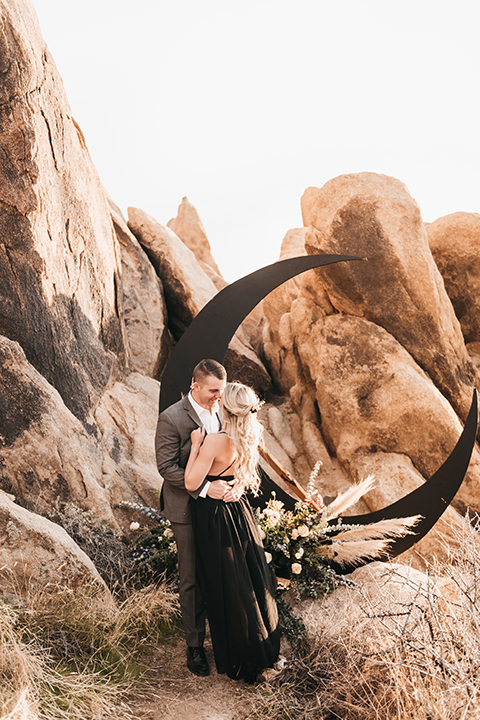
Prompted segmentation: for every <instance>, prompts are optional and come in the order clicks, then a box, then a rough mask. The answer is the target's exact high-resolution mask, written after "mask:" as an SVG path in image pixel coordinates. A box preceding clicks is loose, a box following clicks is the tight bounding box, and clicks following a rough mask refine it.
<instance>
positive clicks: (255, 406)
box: [250, 400, 265, 413]
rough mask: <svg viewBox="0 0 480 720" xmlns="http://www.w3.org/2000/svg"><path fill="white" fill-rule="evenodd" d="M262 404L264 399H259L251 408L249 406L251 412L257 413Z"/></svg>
mask: <svg viewBox="0 0 480 720" xmlns="http://www.w3.org/2000/svg"><path fill="white" fill-rule="evenodd" d="M262 405H265V400H260V401H259V402H258V403H257V404H256V405H254V406H253V407H252V408H250V412H251V413H257V412H258V411H259V410H260V408H261V407H262Z"/></svg>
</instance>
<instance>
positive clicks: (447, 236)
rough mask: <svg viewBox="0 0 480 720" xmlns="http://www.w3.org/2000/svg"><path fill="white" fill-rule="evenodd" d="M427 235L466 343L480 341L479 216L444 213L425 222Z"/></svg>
mask: <svg viewBox="0 0 480 720" xmlns="http://www.w3.org/2000/svg"><path fill="white" fill-rule="evenodd" d="M427 235H428V241H429V244H430V249H431V251H432V255H433V258H434V260H435V262H436V263H437V266H438V269H439V270H440V272H441V274H442V277H443V280H444V282H445V289H446V291H447V293H448V296H449V298H450V300H451V301H452V304H453V307H454V309H455V314H456V316H457V318H458V319H459V321H460V325H461V327H462V332H463V336H464V338H465V342H466V343H472V342H480V252H479V249H480V215H479V214H478V213H467V212H457V213H453V214H452V215H446V216H445V217H441V218H439V219H438V220H435V222H433V223H429V224H428V225H427Z"/></svg>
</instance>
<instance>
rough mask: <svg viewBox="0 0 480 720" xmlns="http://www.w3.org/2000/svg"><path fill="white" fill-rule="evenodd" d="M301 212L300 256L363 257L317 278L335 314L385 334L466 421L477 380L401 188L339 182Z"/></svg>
mask: <svg viewBox="0 0 480 720" xmlns="http://www.w3.org/2000/svg"><path fill="white" fill-rule="evenodd" d="M302 213H303V218H304V224H305V225H306V226H309V227H310V228H311V229H312V233H311V235H310V236H309V239H308V242H307V244H306V248H307V252H309V253H318V252H332V253H340V254H351V255H360V256H361V257H364V258H365V261H363V262H349V263H340V264H338V265H332V266H329V267H326V268H323V269H321V270H319V271H318V276H319V277H321V278H322V280H321V283H320V284H323V286H324V287H325V289H326V291H327V294H328V297H329V299H330V301H331V303H332V305H333V306H334V308H335V310H336V311H337V312H341V313H347V314H350V315H356V316H359V317H364V318H366V319H367V320H370V321H371V322H372V323H376V324H377V325H379V326H381V327H383V328H385V330H387V331H388V332H389V333H390V334H391V335H393V337H395V338H396V339H397V340H398V342H399V343H400V344H401V345H402V346H403V347H404V348H405V349H406V350H408V352H409V353H410V354H411V355H412V357H413V358H414V359H415V361H416V362H417V363H418V364H419V365H420V367H422V368H423V369H424V370H425V371H426V372H427V373H428V374H429V376H430V377H431V378H432V380H433V381H434V383H435V385H436V386H437V387H438V388H439V390H440V391H441V392H442V393H443V395H444V396H445V397H446V398H447V399H448V400H449V402H450V403H451V404H452V405H453V407H454V408H455V410H456V412H457V413H458V414H459V415H460V417H462V418H463V419H465V417H466V415H467V412H468V409H469V407H470V402H471V397H472V386H473V384H474V383H475V382H476V380H477V376H476V373H475V369H474V367H473V365H472V363H471V362H470V359H469V357H468V354H467V352H466V350H465V345H464V342H463V337H462V333H461V329H460V325H459V323H458V320H457V318H456V317H455V313H454V312H453V308H452V304H451V302H450V300H449V298H448V295H447V294H446V292H445V287H444V284H443V280H442V278H441V275H440V273H439V272H438V269H437V267H436V265H435V263H434V261H433V258H432V255H431V252H430V249H429V246H428V241H427V236H426V232H425V228H424V226H423V222H422V218H421V215H420V210H419V207H418V205H417V203H416V202H415V201H414V200H413V198H412V197H411V195H410V194H409V192H408V190H407V188H406V187H405V185H403V183H401V182H400V181H398V180H396V179H395V178H391V177H388V176H386V175H376V174H374V173H360V174H358V175H342V176H340V177H338V178H335V179H334V180H330V181H329V182H328V183H326V185H325V186H324V187H323V188H322V189H318V188H310V189H309V190H308V191H307V192H306V193H305V195H304V196H303V198H302Z"/></svg>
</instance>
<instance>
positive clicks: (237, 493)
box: [223, 480, 244, 502]
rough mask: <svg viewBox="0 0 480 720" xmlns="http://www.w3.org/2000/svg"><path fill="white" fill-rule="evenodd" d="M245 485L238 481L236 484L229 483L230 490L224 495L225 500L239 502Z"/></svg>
mask: <svg viewBox="0 0 480 720" xmlns="http://www.w3.org/2000/svg"><path fill="white" fill-rule="evenodd" d="M243 491H244V486H243V483H241V482H238V480H237V482H236V483H235V484H234V485H229V486H228V490H227V492H226V493H225V495H224V496H223V500H224V502H238V500H240V498H241V497H242V495H243Z"/></svg>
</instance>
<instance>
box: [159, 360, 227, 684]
mask: <svg viewBox="0 0 480 720" xmlns="http://www.w3.org/2000/svg"><path fill="white" fill-rule="evenodd" d="M226 382H227V373H226V370H225V368H224V367H223V365H220V363H218V362H216V360H210V359H207V360H201V361H200V362H199V363H198V365H197V366H196V367H195V368H194V370H193V377H192V383H191V386H190V392H189V394H188V395H187V396H186V397H183V398H182V399H181V400H179V401H178V402H176V403H175V404H174V405H171V406H170V407H169V408H167V409H166V410H164V411H163V412H162V413H160V415H159V418H158V425H157V432H156V436H155V452H156V457H157V467H158V471H159V473H160V475H161V476H162V477H163V487H162V494H161V503H160V507H161V510H163V511H164V513H165V516H166V517H167V518H168V519H169V520H170V523H171V525H172V530H173V532H174V534H175V541H176V543H177V552H178V572H179V577H180V583H179V588H178V592H179V599H180V608H181V611H182V621H183V627H184V630H185V638H186V641H187V667H188V669H189V670H191V672H193V673H195V675H208V673H209V668H208V662H207V658H206V657H205V651H204V649H203V640H204V637H205V602H204V599H203V595H202V592H201V590H200V587H199V586H198V583H197V580H196V574H195V542H194V537H193V529H192V518H191V514H190V508H189V502H190V496H192V497H193V498H195V499H196V498H197V497H205V496H206V495H208V496H209V497H212V498H216V499H217V500H222V499H223V496H224V494H225V492H226V491H227V490H228V489H229V485H228V484H227V483H226V482H224V481H223V480H215V481H213V482H208V481H204V482H203V484H202V485H200V487H199V488H198V489H197V490H195V492H192V493H188V492H187V490H185V482H184V474H185V466H186V464H187V460H188V456H189V454H190V446H191V441H190V433H191V432H192V431H193V430H195V429H196V428H198V427H202V426H203V427H205V429H206V432H207V433H212V432H218V431H219V430H220V428H221V419H220V416H219V408H218V401H219V399H220V397H221V395H222V393H223V391H224V389H225V385H226Z"/></svg>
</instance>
